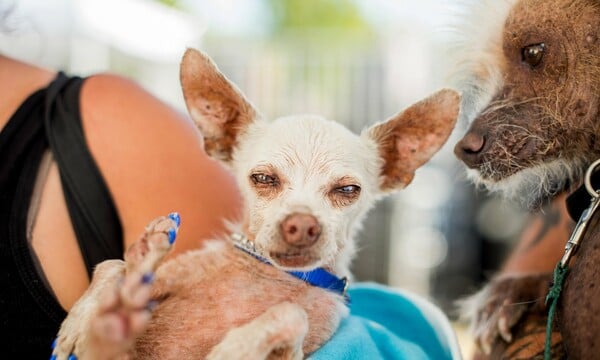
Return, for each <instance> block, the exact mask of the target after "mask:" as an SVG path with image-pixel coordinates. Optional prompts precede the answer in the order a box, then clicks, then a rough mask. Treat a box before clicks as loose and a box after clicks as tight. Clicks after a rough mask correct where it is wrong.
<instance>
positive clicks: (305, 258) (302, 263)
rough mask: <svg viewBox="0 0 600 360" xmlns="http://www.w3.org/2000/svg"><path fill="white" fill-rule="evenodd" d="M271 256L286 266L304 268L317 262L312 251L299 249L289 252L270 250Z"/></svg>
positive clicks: (280, 264) (278, 263) (279, 263)
mask: <svg viewBox="0 0 600 360" xmlns="http://www.w3.org/2000/svg"><path fill="white" fill-rule="evenodd" d="M269 257H270V258H271V259H272V260H273V262H275V263H276V264H277V265H279V266H281V267H285V268H304V267H307V266H309V265H310V264H314V263H315V262H316V260H317V259H316V258H315V257H314V256H313V255H312V254H311V253H310V252H302V251H299V250H294V251H288V252H276V251H271V252H269Z"/></svg>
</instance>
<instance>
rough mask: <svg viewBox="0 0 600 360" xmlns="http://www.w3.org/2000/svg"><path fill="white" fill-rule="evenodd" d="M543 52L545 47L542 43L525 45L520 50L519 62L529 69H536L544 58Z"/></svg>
mask: <svg viewBox="0 0 600 360" xmlns="http://www.w3.org/2000/svg"><path fill="white" fill-rule="evenodd" d="M544 50H546V45H545V44H544V43H539V44H532V45H527V46H525V47H524V48H523V49H521V56H522V59H521V60H522V61H524V62H526V63H527V64H528V65H529V66H531V67H536V66H538V65H539V64H540V63H541V62H542V59H543V58H544Z"/></svg>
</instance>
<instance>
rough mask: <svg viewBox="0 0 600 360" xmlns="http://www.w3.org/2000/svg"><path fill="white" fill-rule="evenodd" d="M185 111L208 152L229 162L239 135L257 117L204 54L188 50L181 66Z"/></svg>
mask: <svg viewBox="0 0 600 360" xmlns="http://www.w3.org/2000/svg"><path fill="white" fill-rule="evenodd" d="M180 81H181V87H182V89H183V96H184V99H185V103H186V106H187V109H188V111H189V113H190V116H191V117H192V119H193V120H194V121H195V122H196V125H197V126H198V128H199V129H200V131H201V132H202V135H203V136H204V147H205V149H206V151H207V153H208V154H209V155H210V156H212V157H215V158H217V159H219V160H223V161H229V160H231V156H232V150H233V149H234V147H235V145H236V144H237V140H238V136H239V135H240V134H241V133H243V131H244V130H245V128H246V127H247V126H248V125H249V124H250V123H251V122H252V121H253V120H254V118H255V117H256V116H257V112H256V111H255V110H254V108H253V107H252V105H251V104H250V103H249V102H248V101H247V100H246V99H245V98H244V96H243V95H242V93H241V92H240V91H239V90H238V89H237V87H236V86H235V85H234V84H233V83H231V82H230V81H229V80H227V78H226V77H225V76H224V75H223V74H222V73H221V72H220V71H219V69H218V68H217V66H216V65H215V64H214V63H213V62H212V60H211V59H210V58H209V57H208V56H206V55H205V54H203V53H201V52H199V51H197V50H194V49H188V50H187V51H186V52H185V55H184V56H183V60H182V62H181V66H180Z"/></svg>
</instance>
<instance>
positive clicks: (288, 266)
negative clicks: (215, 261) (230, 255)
mask: <svg viewBox="0 0 600 360" xmlns="http://www.w3.org/2000/svg"><path fill="white" fill-rule="evenodd" d="M231 238H232V240H233V242H234V244H235V245H236V246H237V247H240V248H242V249H244V250H245V251H246V252H249V253H251V254H254V255H255V256H258V257H268V258H269V260H270V261H271V262H272V263H273V265H276V266H278V267H281V268H283V269H285V270H307V269H308V270H310V269H312V268H314V267H315V266H313V265H314V264H316V263H317V261H318V260H319V258H318V257H317V256H315V254H314V253H313V252H312V251H309V250H308V251H307V250H304V251H302V250H300V249H291V250H288V251H268V250H265V249H260V248H258V247H257V246H256V244H254V242H253V241H252V240H250V239H248V238H247V237H246V236H244V235H242V234H232V236H231Z"/></svg>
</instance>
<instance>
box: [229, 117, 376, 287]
mask: <svg viewBox="0 0 600 360" xmlns="http://www.w3.org/2000/svg"><path fill="white" fill-rule="evenodd" d="M264 166H269V167H271V168H274V169H276V171H277V173H278V174H280V175H281V177H282V178H284V179H286V181H288V184H287V187H286V189H285V190H284V191H283V193H282V194H280V195H279V196H277V197H276V198H275V199H272V200H266V199H264V198H261V197H259V196H257V194H256V193H255V191H254V190H253V189H252V187H251V183H250V180H249V179H250V175H251V174H252V173H253V170H254V169H257V168H260V167H264ZM380 166H381V159H380V158H379V156H378V153H377V147H376V145H375V144H374V142H373V141H372V140H370V139H369V138H368V137H366V136H364V137H361V136H358V135H356V134H353V133H352V132H350V131H349V130H348V129H346V128H345V127H343V126H342V125H340V124H339V123H336V122H334V121H330V120H326V119H324V118H321V117H318V116H312V115H297V116H289V117H283V118H279V119H277V120H275V121H273V122H272V123H266V122H265V121H261V120H257V121H256V122H254V123H253V124H251V125H250V126H249V128H248V130H247V131H246V132H245V134H244V135H243V137H242V139H241V140H240V145H239V147H238V148H237V149H236V150H235V152H234V155H233V161H232V164H231V167H232V170H233V172H234V173H235V175H236V179H238V182H239V187H240V189H241V191H242V194H243V196H244V199H245V201H246V204H245V205H246V208H247V209H248V212H247V214H248V215H249V216H250V217H251V218H250V219H248V222H249V226H250V229H249V230H250V233H254V234H256V238H255V239H254V243H255V245H256V247H257V248H258V249H259V250H260V249H270V248H273V245H274V244H275V243H276V242H277V241H281V235H280V233H279V224H281V222H282V221H283V220H284V219H285V218H286V217H287V216H288V215H290V214H292V213H294V212H305V213H308V214H312V215H313V216H315V217H316V219H317V220H318V221H319V223H320V224H321V226H322V231H323V232H322V234H321V237H320V239H319V241H318V244H316V246H318V248H317V249H316V250H317V251H318V253H319V254H320V260H319V261H318V263H316V264H311V267H316V266H328V267H331V268H332V270H333V271H334V272H335V273H337V274H339V275H341V276H350V271H349V266H350V262H351V260H352V257H353V255H354V253H355V244H354V240H353V238H354V235H355V234H356V232H357V230H358V228H359V226H360V224H361V221H362V219H363V217H364V215H365V214H366V213H367V211H368V210H369V209H370V208H371V207H372V206H373V204H374V202H375V200H376V199H377V197H378V195H379V193H380V190H379V183H378V181H379V172H380ZM345 176H350V177H353V178H355V179H356V180H357V184H356V185H359V186H360V187H361V193H360V196H359V198H358V200H357V201H356V202H355V203H353V204H351V205H350V206H347V207H343V208H335V207H334V206H332V204H330V202H329V200H328V199H327V197H326V194H327V192H328V191H330V190H331V189H330V187H331V184H332V183H333V182H335V180H336V179H339V178H342V177H345ZM265 255H266V254H265Z"/></svg>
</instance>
